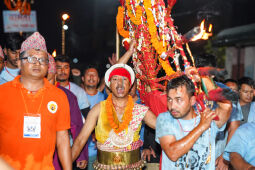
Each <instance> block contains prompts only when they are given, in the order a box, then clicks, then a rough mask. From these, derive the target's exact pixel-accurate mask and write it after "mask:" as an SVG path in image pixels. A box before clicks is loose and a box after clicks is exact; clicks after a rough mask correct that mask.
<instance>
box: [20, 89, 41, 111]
mask: <svg viewBox="0 0 255 170" xmlns="http://www.w3.org/2000/svg"><path fill="white" fill-rule="evenodd" d="M20 93H21V96H22V100H23V103H24V106H25V110H26V113H29V112H28V107H27V104H26V101H25V98H24V95H23V93H22V90H21V88H20ZM43 96H44V95H42V99H41V103H40V105H39V107H38V111H37V113H39V111H40V109H41V106H42V102H43Z"/></svg>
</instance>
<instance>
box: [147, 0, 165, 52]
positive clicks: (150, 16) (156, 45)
mask: <svg viewBox="0 0 255 170" xmlns="http://www.w3.org/2000/svg"><path fill="white" fill-rule="evenodd" d="M144 9H145V12H146V15H147V22H148V27H149V33H150V35H151V43H152V46H153V47H154V48H155V49H156V51H157V53H158V54H159V55H161V54H162V53H163V52H166V46H163V42H162V41H159V40H158V34H157V27H156V25H155V23H154V18H153V14H152V12H151V11H150V9H152V8H151V2H150V0H144Z"/></svg>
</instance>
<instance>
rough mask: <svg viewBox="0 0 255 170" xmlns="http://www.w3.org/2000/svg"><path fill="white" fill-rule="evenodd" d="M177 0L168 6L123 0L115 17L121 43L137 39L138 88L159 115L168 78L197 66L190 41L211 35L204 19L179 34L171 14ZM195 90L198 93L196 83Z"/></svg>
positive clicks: (154, 1) (149, 0) (155, 1)
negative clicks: (198, 24) (182, 33)
mask: <svg viewBox="0 0 255 170" xmlns="http://www.w3.org/2000/svg"><path fill="white" fill-rule="evenodd" d="M175 3H176V0H168V2H167V6H166V4H165V2H164V0H120V4H121V6H119V7H118V14H117V17H116V23H117V29H118V32H119V34H120V35H121V36H122V37H123V43H122V44H123V45H124V46H125V47H126V48H128V43H129V41H130V40H131V39H133V40H134V41H136V52H135V53H134V54H133V57H132V60H133V66H134V70H135V72H136V78H137V79H138V90H139V93H140V97H141V100H142V101H143V102H144V103H145V104H146V105H147V106H149V107H150V109H151V110H152V111H153V112H154V113H155V114H156V115H158V114H159V113H162V112H164V111H166V110H167V107H166V101H167V100H166V94H165V93H164V91H165V90H166V81H167V80H170V79H172V78H174V77H177V76H179V75H181V74H183V72H184V70H185V69H187V68H189V67H190V66H195V63H194V60H193V57H192V54H191V52H190V49H189V46H188V42H189V41H193V40H197V39H200V38H202V39H204V38H208V36H210V35H211V28H210V30H209V31H208V32H207V31H206V29H205V26H204V22H202V24H201V26H200V28H199V27H196V28H194V29H193V30H191V31H189V32H188V33H186V34H185V35H181V34H178V32H177V30H176V27H175V26H174V22H173V19H172V17H171V11H172V8H173V6H174V4H175ZM186 54H189V55H188V56H186ZM188 58H189V59H188ZM206 76H207V75H206ZM193 82H194V83H195V81H193ZM195 85H196V83H195ZM196 90H197V93H199V88H198V87H197V86H196Z"/></svg>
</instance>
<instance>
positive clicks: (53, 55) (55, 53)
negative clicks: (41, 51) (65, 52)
mask: <svg viewBox="0 0 255 170" xmlns="http://www.w3.org/2000/svg"><path fill="white" fill-rule="evenodd" d="M51 55H52V57H56V56H57V51H56V49H55V50H54V51H53V52H52V54H51Z"/></svg>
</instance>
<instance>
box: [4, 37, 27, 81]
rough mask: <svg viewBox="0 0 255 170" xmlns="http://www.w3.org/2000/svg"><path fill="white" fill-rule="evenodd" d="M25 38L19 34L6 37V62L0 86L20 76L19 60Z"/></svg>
mask: <svg viewBox="0 0 255 170" xmlns="http://www.w3.org/2000/svg"><path fill="white" fill-rule="evenodd" d="M22 41H23V38H22V37H21V36H20V35H19V34H18V33H9V34H6V36H5V44H4V54H5V56H6V62H5V65H4V69H3V70H2V72H1V74H0V84H3V83H6V82H8V81H11V80H13V79H14V78H15V77H16V76H17V75H18V74H19V71H20V70H19V68H18V64H17V61H18V58H19V54H20V48H21V43H22Z"/></svg>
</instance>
